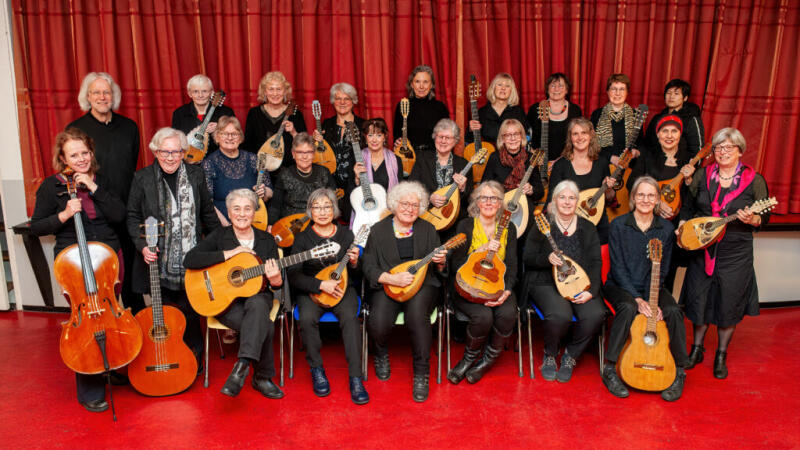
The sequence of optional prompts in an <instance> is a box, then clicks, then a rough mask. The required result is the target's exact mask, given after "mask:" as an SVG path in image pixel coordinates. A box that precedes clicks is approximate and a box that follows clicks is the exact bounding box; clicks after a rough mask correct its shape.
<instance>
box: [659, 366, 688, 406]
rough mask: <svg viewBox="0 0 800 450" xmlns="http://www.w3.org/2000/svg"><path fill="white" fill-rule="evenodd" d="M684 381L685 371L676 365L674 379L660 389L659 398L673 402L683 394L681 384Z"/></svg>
mask: <svg viewBox="0 0 800 450" xmlns="http://www.w3.org/2000/svg"><path fill="white" fill-rule="evenodd" d="M685 383H686V372H685V371H684V370H683V368H682V367H678V373H677V374H676V375H675V381H673V382H672V385H670V387H668V388H666V389H664V390H663V391H661V398H663V399H664V400H666V401H668V402H674V401H675V400H677V399H679V398H681V394H683V385H684V384H685Z"/></svg>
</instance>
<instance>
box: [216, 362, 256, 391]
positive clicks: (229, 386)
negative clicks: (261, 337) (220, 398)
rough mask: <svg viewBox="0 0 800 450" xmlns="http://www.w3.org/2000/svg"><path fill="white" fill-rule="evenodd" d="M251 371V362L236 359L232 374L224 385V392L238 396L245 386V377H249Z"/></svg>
mask: <svg viewBox="0 0 800 450" xmlns="http://www.w3.org/2000/svg"><path fill="white" fill-rule="evenodd" d="M248 372H250V364H248V363H247V362H244V361H236V364H234V365H233V370H231V374H230V375H228V380H227V381H225V385H224V386H222V390H221V391H220V392H222V393H223V394H225V395H228V396H231V397H236V396H237V395H239V392H241V390H242V387H243V386H244V379H245V378H247V373H248Z"/></svg>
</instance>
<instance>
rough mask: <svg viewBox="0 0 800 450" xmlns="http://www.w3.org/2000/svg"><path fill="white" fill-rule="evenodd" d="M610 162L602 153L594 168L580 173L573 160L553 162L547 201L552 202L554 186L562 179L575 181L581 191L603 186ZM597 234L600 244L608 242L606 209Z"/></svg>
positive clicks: (563, 159) (593, 162) (593, 164)
mask: <svg viewBox="0 0 800 450" xmlns="http://www.w3.org/2000/svg"><path fill="white" fill-rule="evenodd" d="M608 164H609V163H608V160H607V159H606V158H605V157H603V156H602V155H601V156H600V157H599V158H598V159H597V160H595V161H592V170H590V171H589V173H587V174H584V175H578V174H576V173H575V169H574V168H573V167H572V161H569V160H568V159H566V158H561V159H559V160H558V161H556V163H555V164H553V170H552V171H551V172H550V188H549V190H548V191H547V203H550V201H551V200H552V199H553V188H555V187H556V185H558V183H559V182H561V180H572V181H574V182H575V183H576V184H577V185H578V189H580V190H581V191H584V190H586V189H593V188H599V187H601V186H602V185H603V183H604V180H605V178H606V177H607V176H610V174H611V172H610V171H609V169H608ZM597 234H598V236H599V237H600V245H603V244H606V243H608V214H607V213H606V211H605V210H603V216H602V217H601V218H600V222H598V223H597Z"/></svg>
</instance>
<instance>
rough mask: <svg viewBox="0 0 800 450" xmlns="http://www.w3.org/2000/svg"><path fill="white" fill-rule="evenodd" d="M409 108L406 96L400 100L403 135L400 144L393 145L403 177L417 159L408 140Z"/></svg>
mask: <svg viewBox="0 0 800 450" xmlns="http://www.w3.org/2000/svg"><path fill="white" fill-rule="evenodd" d="M410 109H411V102H409V101H408V99H407V98H403V99H402V100H400V115H401V116H403V137H402V138H401V139H400V145H397V146H395V148H394V154H395V155H397V156H399V157H400V161H401V162H402V163H403V177H408V175H409V174H411V169H413V168H414V163H415V162H416V161H417V156H416V154H415V153H414V147H412V146H411V143H410V142H408V113H409V112H410Z"/></svg>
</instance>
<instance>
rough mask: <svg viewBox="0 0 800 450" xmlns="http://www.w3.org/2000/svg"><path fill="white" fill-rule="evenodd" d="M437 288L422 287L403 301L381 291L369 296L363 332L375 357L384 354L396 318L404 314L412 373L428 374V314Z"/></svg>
mask: <svg viewBox="0 0 800 450" xmlns="http://www.w3.org/2000/svg"><path fill="white" fill-rule="evenodd" d="M439 292H440V289H439V288H435V287H432V286H422V288H421V289H420V290H419V292H417V295H415V296H414V297H413V298H411V299H410V300H408V301H406V302H402V303H401V302H397V301H394V300H392V299H391V298H390V297H388V296H387V295H386V293H385V292H384V291H383V290H382V289H381V290H376V291H372V292H370V294H369V317H368V319H367V331H368V332H369V335H370V338H371V339H372V342H373V343H374V345H375V355H377V356H383V355H386V354H387V352H388V350H387V349H386V341H387V339H388V338H389V333H390V332H391V331H392V327H393V326H394V322H395V320H397V315H398V314H399V313H400V311H401V310H402V311H403V312H404V313H405V324H406V327H408V334H409V336H410V337H411V354H412V356H413V359H414V374H415V375H427V374H428V373H430V357H431V355H430V351H431V340H432V337H431V311H432V309H433V301H434V299H435V298H436V296H437V295H438V294H439Z"/></svg>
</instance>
